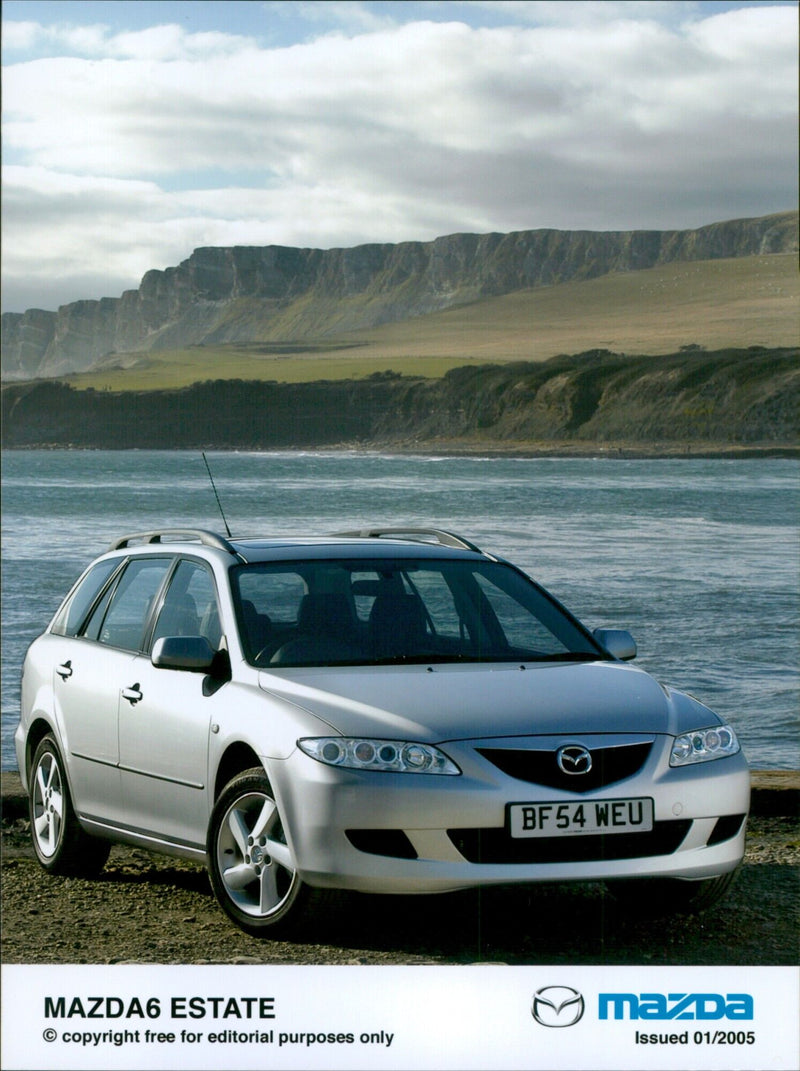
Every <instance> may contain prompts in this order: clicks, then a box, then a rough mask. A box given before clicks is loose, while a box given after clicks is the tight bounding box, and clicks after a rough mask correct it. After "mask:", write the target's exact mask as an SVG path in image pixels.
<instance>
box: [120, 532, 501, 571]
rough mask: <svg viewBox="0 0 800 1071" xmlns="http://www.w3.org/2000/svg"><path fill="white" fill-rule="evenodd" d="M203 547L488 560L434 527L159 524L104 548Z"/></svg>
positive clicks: (258, 554) (270, 557) (246, 554)
mask: <svg viewBox="0 0 800 1071" xmlns="http://www.w3.org/2000/svg"><path fill="white" fill-rule="evenodd" d="M198 543H200V544H202V545H204V546H207V547H210V548H213V549H215V550H217V551H223V552H225V553H227V554H229V555H231V556H232V557H234V558H236V559H237V560H238V561H239V562H243V563H244V562H263V561H276V560H277V561H281V560H284V561H286V560H297V559H299V558H306V559H308V558H337V557H348V558H391V557H397V555H398V552H402V556H403V557H406V558H431V557H434V558H441V557H454V556H455V557H459V558H461V557H467V558H480V559H484V560H485V559H486V558H489V559H491V560H496V559H494V557H493V555H490V554H485V553H484V552H483V551H481V550H480V548H479V547H476V546H475V544H474V543H472V542H470V541H469V540H467V539H465V538H463V537H462V536H458V535H455V534H454V533H452V532H447V531H444V530H443V529H439V528H416V527H413V526H412V527H405V528H398V527H393V528H363V529H357V530H355V531H348V532H334V533H332V534H330V535H322V536H287V535H283V536H267V537H264V536H254V537H242V538H239V537H234V536H231V535H230V534H228V535H227V536H222V535H220V534H219V533H218V532H212V531H209V530H208V529H203V528H164V529H157V530H155V531H151V532H136V533H132V534H129V535H126V536H121V537H120V538H119V539H116V540H115V541H114V542H113V543H112V544H111V546H110V547H109V548H108V549H109V551H119V550H123V549H127V550H135V549H136V550H139V551H140V552H141V551H143V550H150V551H152V548H153V545H165V544H169V545H170V546H171V547H172V549H173V550H177V549H178V548H179V547H180V546H181V545H187V546H194V548H196V546H197V544H198Z"/></svg>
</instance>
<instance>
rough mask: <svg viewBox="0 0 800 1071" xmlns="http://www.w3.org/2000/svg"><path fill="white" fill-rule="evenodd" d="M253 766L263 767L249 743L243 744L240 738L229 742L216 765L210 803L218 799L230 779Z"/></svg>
mask: <svg viewBox="0 0 800 1071" xmlns="http://www.w3.org/2000/svg"><path fill="white" fill-rule="evenodd" d="M255 766H259V767H261V769H263V768H264V763H263V762H262V761H261V759H260V758H259V757H258V755H257V754H256V752H255V751H254V750H253V748H252V747H251V746H250V745H249V744H245V743H244V741H242V740H238V741H236V742H235V743H232V744H229V745H228V747H227V748H226V749H225V751H224V752H223V754H222V757H221V759H220V761H219V765H218V766H217V773H216V777H215V778H214V798H213V800H212V803H213V802H215V801H216V800H218V799H219V796H220V793H221V792H222V790H223V789H224V788H225V786H226V785H227V784H228V782H229V781H230V780H232V779H233V778H234V777H236V776H237V775H238V774H240V773H244V771H245V770H251V769H252V768H253V767H255Z"/></svg>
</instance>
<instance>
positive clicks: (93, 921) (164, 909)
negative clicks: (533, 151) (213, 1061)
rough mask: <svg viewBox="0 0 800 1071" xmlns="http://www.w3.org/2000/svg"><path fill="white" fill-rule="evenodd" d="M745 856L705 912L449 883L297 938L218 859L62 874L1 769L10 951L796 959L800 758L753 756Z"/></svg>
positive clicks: (120, 860) (146, 959) (238, 956)
mask: <svg viewBox="0 0 800 1071" xmlns="http://www.w3.org/2000/svg"><path fill="white" fill-rule="evenodd" d="M752 781H753V797H752V804H753V805H752V811H751V817H750V820H749V824H748V839H747V852H746V856H745V860H744V863H743V865H742V867H741V868H740V870H739V872H738V874H737V876H736V879H735V881H734V883H733V885H732V886H731V889H730V890H729V892H728V894H727V895H726V898H725V900H724V901H723V902H722V904H721V906H720V907H718V908H712V909H711V910H709V911H707V912H706V913H705V914H702V915H699V916H696V917H692V918H685V919H681V918H680V917H675V918H672V919H670V920H665V919H663V918H662V919H647V918H646V917H639V916H636V915H635V914H633V913H632V912H631V910H630V909H629V908H622V907H621V906H620V905H619V904H617V903H616V902H615V901H613V900H612V899H611V898H610V897H609V896H608V895H607V893H606V892H605V891H604V889H603V887H602V886H601V885H595V884H589V885H585V886H584V885H581V886H571V885H541V886H537V887H534V888H531V887H514V888H498V889H491V890H483V891H481V892H467V893H454V894H444V895H441V896H435V897H402V896H391V897H389V896H385V897H377V896H375V897H367V896H356V895H353V896H343V897H341V898H339V899H338V900H334V901H333V902H332V903H330V904H326V908H325V910H324V912H322V911H321V912H319V913H317V914H316V915H314V916H312V917H310V918H309V919H308V922H307V925H306V926H304V928H303V929H302V931H300V932H299V933H298V934H297V935H296V936H295V937H294V938H293V939H292V940H291V941H288V940H281V941H278V940H265V941H255V940H253V939H252V938H250V937H248V936H246V935H245V934H244V933H242V932H240V931H239V930H237V929H235V928H234V927H233V926H232V924H230V923H229V922H228V921H227V919H226V918H225V916H224V915H223V913H222V912H221V911H220V909H219V907H218V906H217V904H216V901H215V900H214V897H213V896H212V894H211V889H210V885H209V882H208V879H207V876H206V873H205V871H204V869H203V868H202V867H200V866H198V865H196V864H192V863H188V862H183V861H181V860H175V859H169V858H166V857H159V856H155V855H151V854H150V853H149V852H145V851H142V850H140V849H132V848H125V847H122V846H115V847H114V848H113V849H112V852H111V857H110V859H109V862H108V864H107V866H106V868H105V870H104V871H103V873H102V874H101V875H100V876H99V877H98V878H97V879H94V880H85V879H80V878H53V877H50V876H49V875H47V874H46V873H45V872H44V871H43V870H42V869H41V867H40V866H39V865H38V863H37V862H36V861H35V859H34V857H33V850H32V848H31V847H30V835H29V831H28V820H27V803H26V800H25V798H24V796H23V795H22V791H21V786H20V781H19V776H18V775H17V774H10V773H4V774H3V775H2V779H0V783H1V784H2V888H3V893H2V944H3V961H4V962H5V963H52V964H58V963H95V964H115V963H153V964H155V963H159V964H188V963H198V964H201V963H204V964H209V963H220V964H222V963H224V964H267V963H268V964H293V965H298V964H339V965H361V964H371V965H379V964H385V965H403V964H474V963H506V964H530V963H550V964H556V963H563V964H568V965H574V964H581V963H586V964H593V963H596V964H635V965H647V966H649V965H659V964H663V965H670V964H720V965H726V966H727V965H730V964H740V965H750V964H752V965H759V966H764V965H770V966H774V965H781V964H783V965H791V966H795V965H796V963H797V952H798V937H799V936H800V829H799V828H798V803H799V802H800V772H799V771H792V770H786V771H783V770H770V771H754V772H753V775H752Z"/></svg>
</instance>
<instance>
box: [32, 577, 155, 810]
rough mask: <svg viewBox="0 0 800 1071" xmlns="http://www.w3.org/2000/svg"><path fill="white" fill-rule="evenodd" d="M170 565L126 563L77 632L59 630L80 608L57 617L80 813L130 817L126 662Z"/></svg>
mask: <svg viewBox="0 0 800 1071" xmlns="http://www.w3.org/2000/svg"><path fill="white" fill-rule="evenodd" d="M118 564H119V563H117V565H118ZM169 564H170V561H169V559H167V558H154V559H143V560H141V561H140V560H133V561H130V562H128V563H127V565H126V566H125V567H124V568H123V569H122V570H121V571H120V572H119V573H118V574H117V575H116V577H115V578H114V579H113V580H112V582H111V583H108V584H107V586H106V587H105V589H104V590H102V592H101V593H100V594H99V595H98V597H97V598H96V599H95V601H94V604H93V606H92V607H91V609H90V611H89V612H88V617H87V619H86V621H85V622H80V625H79V628H78V634H77V635H75V636H72V635H69V634H67V635H58V633H59V632H66V633H70V632H72V631H74V630H75V624H74V622H75V620H76V619H77V612H76V609H75V608H73V611H72V620H70V615H69V613H67V614H65V616H64V619H63V622H60V621H59V620H58V619H57V620H56V622H54V626H53V630H52V632H53V633H54V634H53V635H51V638H50V642H51V643H52V644H53V654H52V656H51V657H52V660H53V665H54V669H53V694H54V700H55V705H56V710H57V719H58V720H59V721H60V724H61V725H62V727H63V728H62V733H63V738H64V740H63V742H64V745H65V747H66V750H67V752H68V762H69V767H70V774H71V780H72V787H73V795H74V797H75V806H76V808H77V809H78V812H79V813H80V814H81V815H83V816H84V817H86V818H89V819H91V820H93V821H97V822H100V823H110V824H114V825H116V824H124V822H125V815H124V810H123V807H122V796H121V782H120V774H119V728H118V715H119V704H120V701H121V693H122V689H124V687H125V682H127V680H128V676H129V668H128V667H129V666H130V665H131V663H132V662H133V661H134V657H135V654H136V652H137V651H138V650H139V648H140V647H141V644H142V638H143V636H144V629H145V624H146V621H147V618H148V614H149V612H150V608H151V607H152V605H153V603H154V602H155V599H156V596H157V593H158V591H159V589H160V587H161V586H162V584H163V581H164V578H165V576H166V573H167V569H168V567H169ZM108 571H109V572H110V571H111V570H108Z"/></svg>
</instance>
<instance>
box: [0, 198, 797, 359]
mask: <svg viewBox="0 0 800 1071" xmlns="http://www.w3.org/2000/svg"><path fill="white" fill-rule="evenodd" d="M797 230H798V213H797V212H787V213H781V214H778V215H773V216H765V217H762V218H759V219H745V220H734V221H730V222H726V223H715V224H712V225H710V226H707V227H701V228H699V229H697V230H685V231H610V232H593V231H556V230H536V231H519V232H515V233H512V234H484V235H475V234H454V235H449V236H447V237H443V238H437V239H436V240H435V241H432V242H402V243H399V244H397V245H362V246H356V247H354V248H352V249H329V250H320V249H293V248H286V247H281V246H265V247H260V246H234V247H219V248H201V249H196V250H195V251H194V253H192V255H191V256H190V257H189V258H188V259H187V260H185V261H183V262H182V263H181V264H179V265H178V266H177V267H175V268H167V269H166V270H165V271H149V272H147V273H146V275H145V276H144V278H143V279H142V282H141V285H140V286H139V288H138V290H128V291H126V292H125V293H124V294H123V295H122V296H121V297H119V298H110V297H109V298H102V299H101V300H99V301H88V300H86V301H76V302H73V303H71V304H69V305H63V306H62V307H61V308H60V309H59V310H58V311H57V312H45V311H43V310H41V309H29V310H28V311H27V312H25V313H6V314H4V316H3V318H2V353H3V364H2V369H3V375H4V377H5V378H33V377H54V376H58V375H64V374H67V373H69V372H75V371H84V370H86V369H88V368H90V367H91V366H92V365H93V364H94V363H95V362H96V361H97V360H98V359H100V358H103V357H104V356H106V355H107V354H109V353H126V352H130V351H134V350H136V351H141V350H154V349H162V350H163V349H175V348H179V347H184V346H192V345H199V344H206V345H208V344H213V343H224V342H252V341H281V340H303V339H320V338H325V337H326V336H331V335H336V334H341V333H344V332H349V331H353V330H358V329H360V328H369V327H375V326H377V325H379V324H382V323H388V322H391V321H397V320H403V319H408V318H410V317H414V316H421V315H424V314H426V313H430V312H435V311H437V310H440V309H444V308H448V307H451V306H454V305H458V304H463V303H466V302H470V301H474V300H476V299H478V298H482V297H490V296H497V295H500V294H506V293H510V292H512V291H515V290H522V289H529V288H535V287H541V286H552V285H554V284H557V283H562V282H566V281H569V280H580V279H592V278H596V277H598V276H601V275H604V274H606V273H608V272H612V271H637V270H639V269H643V268H650V267H654V266H656V265H659V264H665V263H669V262H672V261H687V260H712V259H718V258H728V257H745V256H754V255H758V254H764V253H785V252H791V251H794V250H796V249H797V248H798V239H797Z"/></svg>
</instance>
